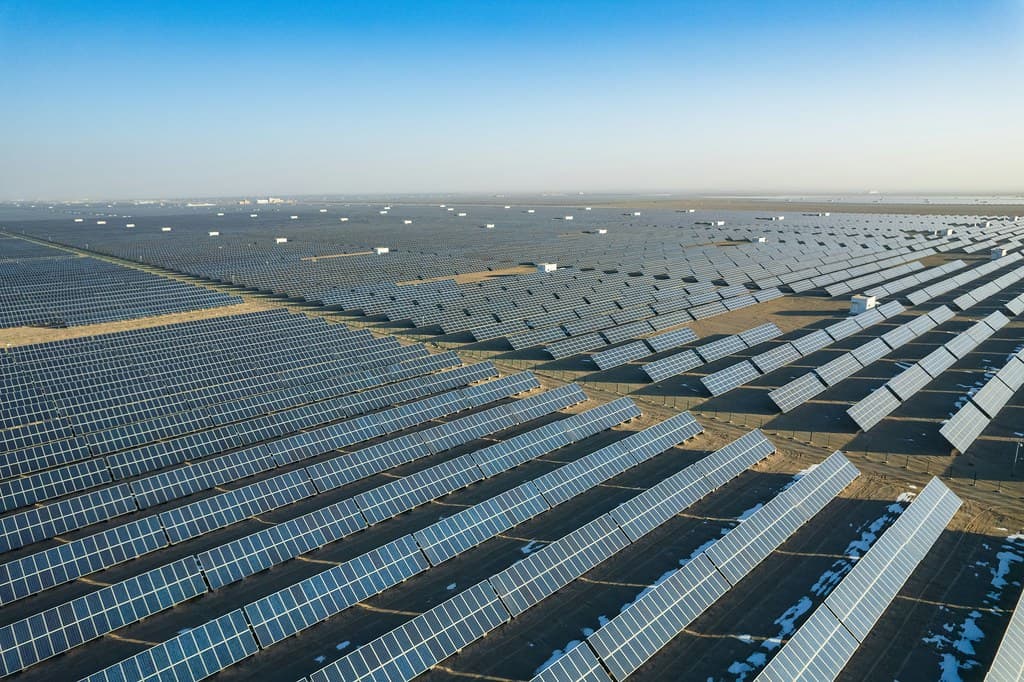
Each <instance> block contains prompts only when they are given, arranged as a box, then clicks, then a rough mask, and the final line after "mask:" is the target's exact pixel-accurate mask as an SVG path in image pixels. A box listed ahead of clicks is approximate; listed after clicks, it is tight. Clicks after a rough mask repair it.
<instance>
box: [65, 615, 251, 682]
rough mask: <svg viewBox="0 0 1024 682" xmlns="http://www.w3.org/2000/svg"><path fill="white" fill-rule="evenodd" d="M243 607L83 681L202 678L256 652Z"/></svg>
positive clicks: (121, 681) (152, 681) (124, 681)
mask: <svg viewBox="0 0 1024 682" xmlns="http://www.w3.org/2000/svg"><path fill="white" fill-rule="evenodd" d="M256 649H257V647H256V640H255V639H253V636H252V631H251V630H250V629H249V623H248V622H246V620H245V616H244V615H243V614H242V611H241V610H236V611H232V612H231V613H228V614H226V615H223V616H221V617H220V618H214V619H213V620H211V621H208V622H206V623H203V624H202V625H200V626H199V627H196V628H191V629H189V630H186V631H185V632H182V633H181V634H180V635H178V636H177V637H173V638H171V639H169V640H167V641H166V642H163V643H161V644H158V645H156V646H154V647H150V648H149V649H146V650H145V651H142V652H140V653H138V654H135V655H134V656H132V657H131V658H126V659H125V660H123V661H121V662H120V663H116V664H114V665H112V666H110V667H109V668H105V669H103V670H101V671H99V672H98V673H94V674H92V675H90V676H89V677H86V678H85V679H84V680H82V682H126V681H127V680H133V681H135V682H160V681H162V680H182V681H184V680H202V679H204V678H206V677H209V676H211V675H214V674H216V673H218V672H220V671H221V670H224V669H225V668H227V667H229V666H231V665H233V664H235V663H237V662H238V661H241V660H242V659H244V658H247V657H249V656H252V655H253V654H254V653H256Z"/></svg>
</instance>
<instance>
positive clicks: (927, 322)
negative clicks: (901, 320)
mask: <svg viewBox="0 0 1024 682" xmlns="http://www.w3.org/2000/svg"><path fill="white" fill-rule="evenodd" d="M906 324H907V329H909V330H910V331H911V333H913V335H914V336H921V335H922V334H924V333H925V332H926V331H928V330H930V329H934V328H935V326H936V325H937V324H940V323H937V322H936V321H935V320H934V319H932V317H931V315H918V316H917V317H915V318H914V319H913V320H911V321H910V322H907V323H906Z"/></svg>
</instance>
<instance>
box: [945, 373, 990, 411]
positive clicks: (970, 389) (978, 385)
mask: <svg viewBox="0 0 1024 682" xmlns="http://www.w3.org/2000/svg"><path fill="white" fill-rule="evenodd" d="M990 378H991V373H990V372H986V373H985V375H984V376H982V377H981V378H980V379H978V380H977V381H975V382H974V383H973V384H971V385H970V386H967V385H965V384H957V387H958V388H962V389H964V390H966V391H967V393H966V394H964V395H961V396H960V397H959V398H957V399H956V402H955V403H953V410H952V411H951V412H950V413H949V418H950V419H952V418H953V415H954V414H956V413H957V412H959V411H960V408H961V407H963V406H964V404H965V403H966V402H967V401H968V400H970V399H971V396H973V395H974V394H975V393H977V392H978V391H980V390H981V389H982V387H984V386H985V384H987V383H988V380H989V379H990Z"/></svg>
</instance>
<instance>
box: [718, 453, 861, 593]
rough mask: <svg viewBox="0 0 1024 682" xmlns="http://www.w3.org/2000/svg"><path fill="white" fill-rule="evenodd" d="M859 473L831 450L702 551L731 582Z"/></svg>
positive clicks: (736, 579) (761, 558) (741, 576)
mask: <svg viewBox="0 0 1024 682" xmlns="http://www.w3.org/2000/svg"><path fill="white" fill-rule="evenodd" d="M859 475H860V472H859V471H857V468H856V467H855V466H853V465H852V464H850V462H849V461H848V460H847V459H846V458H845V457H844V456H843V454H842V453H840V452H835V453H833V454H832V455H831V456H829V458H828V459H826V460H825V461H824V462H822V463H821V464H819V465H818V466H817V467H815V468H814V470H813V471H811V472H810V473H808V474H806V475H805V476H803V477H801V478H800V479H799V480H798V481H797V482H796V483H795V484H793V485H792V486H790V487H789V488H787V489H785V490H783V491H782V492H781V493H779V494H778V495H776V496H775V497H774V498H772V500H771V501H769V502H768V503H767V504H765V505H764V506H763V507H761V508H760V509H758V510H757V511H756V512H754V513H753V514H752V515H751V516H749V517H748V518H747V519H745V520H744V521H743V522H742V523H740V525H738V526H736V527H735V528H733V529H732V530H730V531H729V532H728V533H726V534H725V535H724V536H723V537H722V538H721V539H720V540H718V541H717V542H715V543H714V544H713V545H711V546H710V547H708V549H707V550H706V551H705V553H706V554H707V555H708V558H709V559H711V561H712V562H714V564H715V566H716V567H717V568H718V570H719V572H721V573H722V575H724V576H725V578H726V580H728V581H729V583H730V584H732V585H735V584H736V583H738V582H739V581H740V580H742V579H743V578H744V577H745V576H746V575H747V574H748V573H749V572H750V571H751V570H753V568H754V567H755V566H756V565H757V564H758V563H760V562H761V561H762V560H763V559H764V558H765V557H766V556H767V555H768V554H769V553H770V552H771V551H773V550H774V549H775V548H776V547H778V545H779V544H781V543H782V541H783V540H785V539H786V538H787V537H789V536H790V535H792V534H793V533H795V532H796V530H797V529H798V528H799V527H800V526H802V525H803V524H804V523H806V522H807V521H808V520H810V518H811V517H812V516H814V514H816V513H817V512H818V511H820V510H821V509H822V507H824V506H825V505H826V504H827V503H828V502H829V500H831V499H832V498H833V497H835V496H836V495H838V494H839V492H840V491H841V490H842V489H843V488H845V487H846V486H848V485H849V484H850V483H851V482H852V481H853V480H854V479H855V478H857V476H859Z"/></svg>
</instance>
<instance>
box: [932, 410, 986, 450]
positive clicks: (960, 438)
mask: <svg viewBox="0 0 1024 682" xmlns="http://www.w3.org/2000/svg"><path fill="white" fill-rule="evenodd" d="M988 423H989V418H988V417H986V416H985V413H984V412H982V411H981V410H979V409H978V408H977V407H975V406H974V403H964V406H963V407H961V408H960V409H959V410H958V411H957V413H956V414H954V415H953V417H952V418H951V419H950V420H949V421H948V422H946V423H945V424H943V425H942V428H940V429H939V433H940V434H942V437H943V438H945V439H946V441H947V442H948V443H949V444H950V445H952V446H953V447H954V448H956V449H957V450H959V451H960V452H961V453H964V452H967V449H968V448H969V447H971V444H972V443H973V442H974V441H975V439H976V438H977V437H978V436H980V435H981V433H982V431H984V430H985V427H987V426H988Z"/></svg>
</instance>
